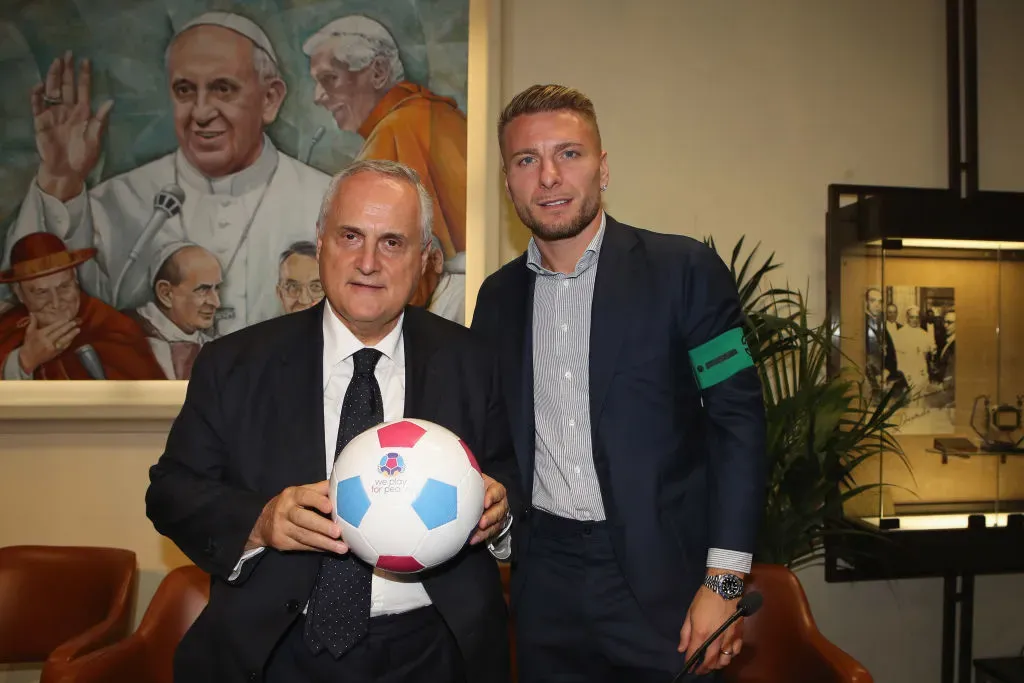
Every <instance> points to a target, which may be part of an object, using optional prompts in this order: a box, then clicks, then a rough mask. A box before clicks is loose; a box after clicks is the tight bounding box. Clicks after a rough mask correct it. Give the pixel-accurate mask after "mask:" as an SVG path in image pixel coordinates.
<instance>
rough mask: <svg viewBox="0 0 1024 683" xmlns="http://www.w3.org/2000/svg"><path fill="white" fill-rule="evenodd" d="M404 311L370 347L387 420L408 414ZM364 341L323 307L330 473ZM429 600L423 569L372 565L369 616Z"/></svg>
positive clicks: (325, 437)
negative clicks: (396, 570)
mask: <svg viewBox="0 0 1024 683" xmlns="http://www.w3.org/2000/svg"><path fill="white" fill-rule="evenodd" d="M404 318H405V314H404V313H403V314H402V316H401V317H399V319H398V324H397V325H395V327H394V329H393V330H391V332H389V333H388V335H387V336H386V337H384V338H383V339H381V340H380V341H379V342H378V343H376V344H374V345H373V346H372V347H370V348H374V349H377V350H378V351H380V352H381V354H382V355H381V357H380V360H378V361H377V365H376V367H375V368H374V370H373V375H374V377H376V378H377V384H378V385H380V393H381V396H382V397H383V399H384V421H385V422H387V421H389V420H397V419H399V418H401V417H402V416H403V415H404V414H405V345H404V344H403V343H402V341H403V340H402V323H403V321H404ZM363 348H365V345H364V344H363V343H362V342H361V341H359V340H358V339H356V336H355V335H354V334H352V331H351V330H349V329H348V327H346V326H345V324H344V323H342V322H341V320H340V319H339V318H338V316H336V315H335V314H334V313H333V312H332V309H331V307H330V305H325V306H324V376H323V388H324V446H325V452H326V454H327V461H326V462H325V463H324V466H325V470H326V472H327V477H328V478H329V477H330V476H331V471H332V470H333V469H334V459H335V457H336V455H337V454H336V453H335V452H334V450H335V446H336V443H337V437H338V425H339V423H340V422H341V406H342V404H343V403H344V401H345V391H346V390H347V389H348V384H349V382H350V381H352V372H353V368H354V362H353V360H352V356H353V355H354V354H355V352H356V351H359V350H360V349H363ZM429 604H430V597H429V596H428V595H427V591H426V589H425V588H424V587H423V584H422V583H421V582H420V580H419V575H418V574H394V573H392V572H386V571H384V570H383V569H377V568H375V569H374V570H373V580H372V584H371V587H370V616H371V617H374V616H377V615H380V614H393V613H395V612H406V611H408V610H411V609H415V608H417V607H423V606H424V605H429Z"/></svg>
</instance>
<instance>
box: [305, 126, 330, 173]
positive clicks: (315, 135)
mask: <svg viewBox="0 0 1024 683" xmlns="http://www.w3.org/2000/svg"><path fill="white" fill-rule="evenodd" d="M326 132H327V129H326V128H324V127H323V126H317V129H316V130H315V131H313V137H312V139H311V140H310V141H309V149H307V150H306V159H305V161H304V163H305V164H306V165H307V166H308V165H309V160H310V158H311V157H312V156H313V148H314V147H316V143H318V142H320V138H322V137H323V136H324V133H326Z"/></svg>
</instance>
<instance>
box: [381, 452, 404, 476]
mask: <svg viewBox="0 0 1024 683" xmlns="http://www.w3.org/2000/svg"><path fill="white" fill-rule="evenodd" d="M377 471H378V472H380V473H381V474H383V475H385V476H388V477H394V476H395V475H398V474H401V473H402V472H404V471H405V460H403V459H402V456H400V455H399V454H398V453H388V454H387V455H384V456H381V459H380V463H379V464H378V465H377Z"/></svg>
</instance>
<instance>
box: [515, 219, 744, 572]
mask: <svg viewBox="0 0 1024 683" xmlns="http://www.w3.org/2000/svg"><path fill="white" fill-rule="evenodd" d="M605 224H606V217H605V214H604V212H602V213H601V227H600V228H599V229H598V232H597V234H596V235H595V236H594V239H592V240H591V241H590V244H589V245H588V246H587V249H586V251H584V252H583V255H582V256H581V257H580V259H579V261H577V262H576V267H575V268H574V269H573V271H572V272H571V273H556V272H554V271H551V270H548V269H547V268H545V267H544V266H543V265H542V261H541V254H540V250H539V249H538V248H537V244H536V242H535V241H534V239H533V238H530V242H529V245H528V246H527V260H526V264H527V267H528V268H530V270H532V271H533V272H534V273H536V274H537V277H536V281H535V284H534V292H533V313H532V315H533V387H534V408H533V410H534V423H535V430H536V431H535V438H536V451H535V454H534V470H533V501H532V504H533V506H534V507H536V508H538V509H540V510H544V511H545V512H549V513H551V514H553V515H557V516H559V517H566V518H569V519H576V520H583V521H600V520H604V519H605V510H604V502H603V501H602V498H601V487H600V485H599V483H598V479H597V470H596V469H595V467H594V449H593V443H592V440H591V432H590V313H591V307H592V305H593V301H594V283H595V281H596V280H597V262H598V257H599V256H600V254H601V243H602V241H603V240H604V233H605ZM751 561H752V556H751V554H750V553H742V552H737V551H734V550H725V549H721V548H710V549H709V550H708V557H707V566H708V567H713V568H717V569H730V570H733V571H738V572H741V573H749V572H750V565H751Z"/></svg>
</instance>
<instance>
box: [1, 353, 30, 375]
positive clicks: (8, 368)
mask: <svg viewBox="0 0 1024 683" xmlns="http://www.w3.org/2000/svg"><path fill="white" fill-rule="evenodd" d="M20 351H21V347H20V346H19V347H18V348H16V349H14V350H13V351H11V352H10V353H9V354H7V360H5V361H4V369H3V378H4V379H10V380H14V379H32V375H26V374H25V373H24V372H22V371H21V353H20Z"/></svg>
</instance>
